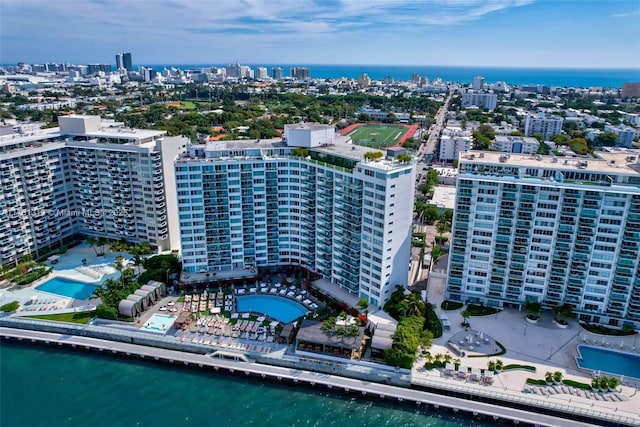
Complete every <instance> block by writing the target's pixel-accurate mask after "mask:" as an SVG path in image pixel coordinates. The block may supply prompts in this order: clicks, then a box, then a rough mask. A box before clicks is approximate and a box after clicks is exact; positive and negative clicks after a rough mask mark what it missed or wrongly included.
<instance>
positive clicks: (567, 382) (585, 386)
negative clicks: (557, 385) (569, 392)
mask: <svg viewBox="0 0 640 427" xmlns="http://www.w3.org/2000/svg"><path fill="white" fill-rule="evenodd" d="M562 384H564V385H566V386H569V387H575V388H579V389H582V390H591V386H590V385H589V384H585V383H580V382H578V381H572V380H563V381H562Z"/></svg>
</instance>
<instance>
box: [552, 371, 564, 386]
mask: <svg viewBox="0 0 640 427" xmlns="http://www.w3.org/2000/svg"><path fill="white" fill-rule="evenodd" d="M553 382H554V383H558V384H559V383H561V382H562V372H560V371H555V372H554V373H553Z"/></svg>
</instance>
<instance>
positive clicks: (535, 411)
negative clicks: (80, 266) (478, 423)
mask: <svg viewBox="0 0 640 427" xmlns="http://www.w3.org/2000/svg"><path fill="white" fill-rule="evenodd" d="M0 338H3V339H8V340H15V341H22V342H32V343H44V344H48V345H57V346H65V347H71V348H76V349H84V350H90V351H98V352H103V353H110V354H114V355H120V356H125V357H137V358H141V359H147V360H152V361H158V362H164V363H172V364H179V365H185V366H190V367H196V368H200V369H207V370H211V371H222V372H228V373H232V374H234V373H243V374H245V375H246V376H254V377H257V378H263V379H267V378H268V379H271V380H276V381H289V382H292V383H296V384H301V385H302V384H306V385H308V386H321V387H326V388H328V389H332V390H334V391H336V392H346V393H354V394H358V395H361V396H370V397H371V398H372V399H384V400H395V401H398V402H413V403H414V404H416V405H419V406H431V407H433V408H436V409H439V408H442V409H447V410H450V411H453V412H459V411H462V412H467V413H469V414H473V415H483V416H485V417H490V418H493V419H496V420H498V419H502V420H511V421H513V422H514V423H515V424H519V423H526V424H530V425H538V426H566V427H574V426H575V427H578V426H588V425H637V424H636V423H637V419H631V418H626V417H621V416H612V415H610V414H606V413H593V412H585V413H584V414H579V413H571V414H566V418H565V417H561V416H557V415H555V414H551V413H549V412H548V411H545V410H544V409H540V408H534V407H532V408H530V409H529V410H524V409H520V408H511V407H507V406H506V405H505V402H496V403H495V404H492V403H487V402H480V401H477V400H469V399H468V398H467V399H465V398H461V397H455V396H447V395H443V394H438V393H432V392H429V391H423V390H416V389H413V388H404V387H397V386H393V385H388V384H381V383H375V382H368V381H364V380H359V379H353V378H345V377H341V376H337V375H331V374H326V373H319V372H311V371H305V370H300V369H294V368H287V367H281V366H273V365H266V364H261V363H256V362H254V361H252V360H251V359H250V358H248V357H247V356H245V355H242V354H238V353H235V352H225V351H212V352H210V353H208V354H204V355H203V354H194V353H187V352H182V351H177V350H170V349H165V348H158V347H148V346H143V345H137V344H131V343H126V342H116V341H109V340H105V339H99V338H92V337H87V336H77V335H69V334H62V333H55V332H43V331H35V330H29V329H16V328H9V327H0ZM469 398H472V396H469ZM507 404H508V403H507ZM502 405H505V406H502Z"/></svg>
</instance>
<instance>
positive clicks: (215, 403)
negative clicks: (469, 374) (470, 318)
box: [0, 341, 494, 427]
mask: <svg viewBox="0 0 640 427" xmlns="http://www.w3.org/2000/svg"><path fill="white" fill-rule="evenodd" d="M0 425H1V426H7V427H8V426H11V427H21V426H25V427H39V426H56V427H61V426H92V427H102V426H105V427H107V426H108V427H113V426H143V427H144V426H153V427H161V426H216V427H217V426H245V425H256V426H258V425H259V426H278V427H284V426H345V425H350V426H358V427H359V426H418V425H419V426H434V427H454V426H477V427H486V426H490V425H494V424H493V423H489V422H488V421H485V422H484V423H481V422H479V421H477V420H475V419H473V418H471V417H467V416H463V415H461V416H455V417H454V416H453V415H452V414H451V413H447V412H435V411H430V410H429V411H424V410H418V409H417V408H416V407H415V406H410V405H408V404H407V405H404V406H394V405H392V404H389V403H385V402H381V401H378V400H375V401H369V400H364V399H360V398H355V397H354V396H352V395H340V394H335V393H327V392H326V391H325V390H322V389H310V388H304V387H299V386H293V385H289V384H286V383H282V384H279V383H272V382H267V383H264V382H261V381H259V380H258V379H247V378H245V377H244V375H238V376H230V375H221V374H215V373H207V372H203V371H199V370H193V369H188V368H180V367H174V366H168V365H161V364H153V363H146V362H142V361H135V360H125V359H118V358H112V357H108V356H103V355H98V354H92V353H84V352H75V351H69V350H62V349H58V348H49V347H44V346H31V345H24V344H17V343H8V342H6V341H4V342H2V344H1V345H0Z"/></svg>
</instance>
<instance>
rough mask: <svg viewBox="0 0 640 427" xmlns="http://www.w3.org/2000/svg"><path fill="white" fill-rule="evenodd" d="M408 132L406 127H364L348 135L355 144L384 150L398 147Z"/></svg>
mask: <svg viewBox="0 0 640 427" xmlns="http://www.w3.org/2000/svg"><path fill="white" fill-rule="evenodd" d="M406 132H407V128H406V127H404V126H398V125H362V126H358V127H357V128H355V129H354V130H352V131H351V132H349V134H348V135H349V136H350V137H351V139H352V140H353V142H354V144H357V145H364V146H367V147H373V148H383V147H391V146H393V145H396V144H397V143H398V141H400V139H401V138H402V136H403V135H404V134H405V133H406Z"/></svg>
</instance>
